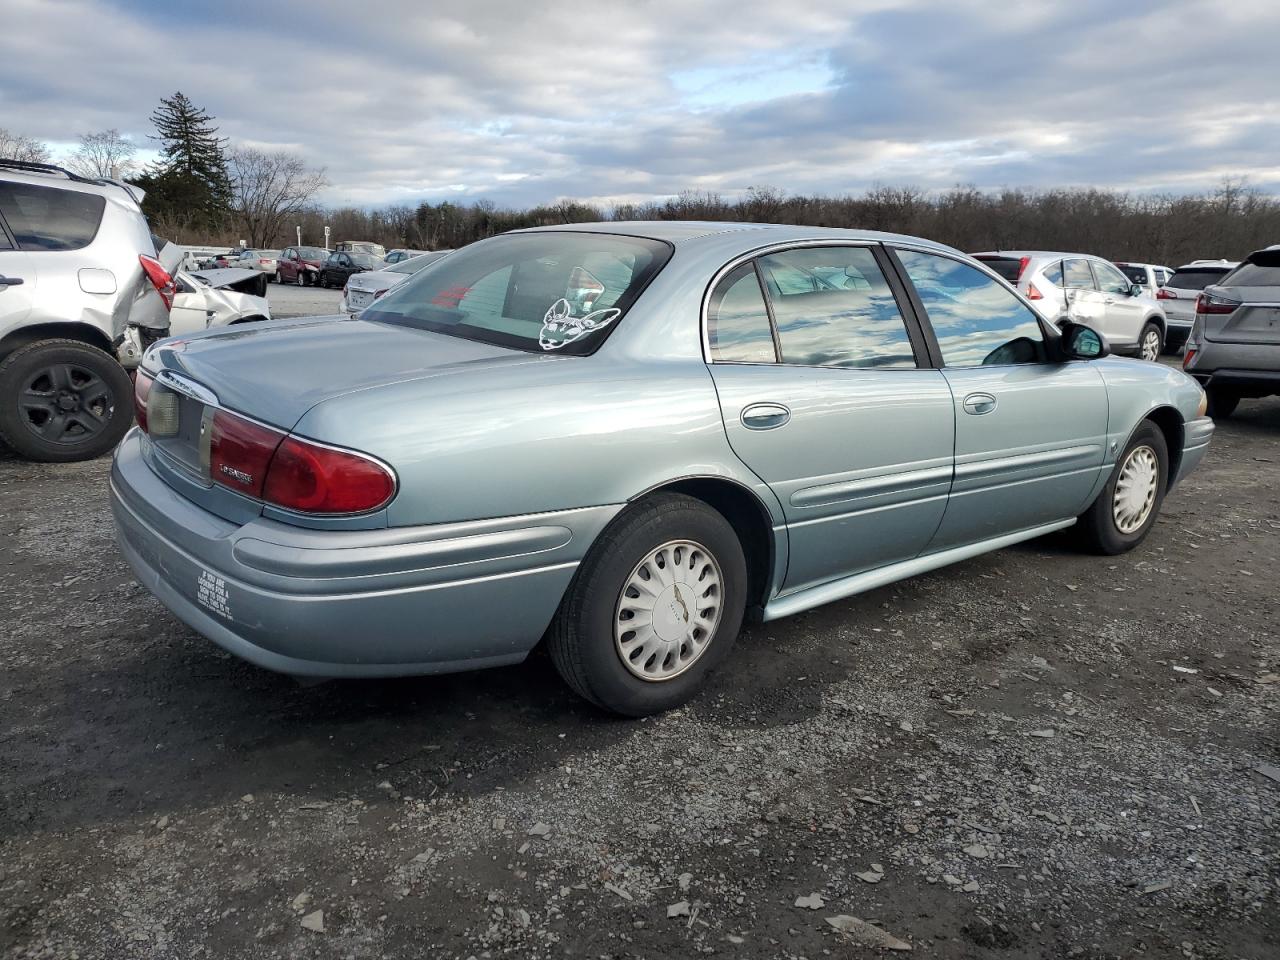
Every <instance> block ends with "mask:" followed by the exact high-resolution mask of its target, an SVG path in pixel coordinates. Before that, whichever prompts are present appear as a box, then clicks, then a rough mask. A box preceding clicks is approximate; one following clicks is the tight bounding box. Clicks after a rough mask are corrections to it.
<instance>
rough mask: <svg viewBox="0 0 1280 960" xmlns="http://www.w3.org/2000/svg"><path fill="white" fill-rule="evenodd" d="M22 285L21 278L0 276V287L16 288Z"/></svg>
mask: <svg viewBox="0 0 1280 960" xmlns="http://www.w3.org/2000/svg"><path fill="white" fill-rule="evenodd" d="M21 283H22V278H21V277H5V276H0V287H16V286H18V285H19V284H21Z"/></svg>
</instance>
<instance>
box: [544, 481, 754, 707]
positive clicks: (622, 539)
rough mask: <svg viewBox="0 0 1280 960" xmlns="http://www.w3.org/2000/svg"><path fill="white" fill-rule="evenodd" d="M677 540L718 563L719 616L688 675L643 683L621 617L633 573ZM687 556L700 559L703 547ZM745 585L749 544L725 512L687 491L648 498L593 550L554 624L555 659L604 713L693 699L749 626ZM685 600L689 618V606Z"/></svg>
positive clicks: (551, 635) (580, 691)
mask: <svg viewBox="0 0 1280 960" xmlns="http://www.w3.org/2000/svg"><path fill="white" fill-rule="evenodd" d="M676 540H681V541H692V542H693V543H694V544H697V545H699V546H701V547H702V548H703V549H705V550H706V552H707V553H709V554H710V555H711V558H712V559H713V560H714V562H715V563H716V564H717V565H718V566H719V568H720V574H721V580H722V585H723V587H724V590H723V594H722V604H721V607H720V619H719V622H718V623H717V624H716V625H715V628H714V631H713V632H712V634H711V636H710V639H709V640H708V641H707V643H706V646H705V647H704V648H703V652H702V653H701V654H700V655H698V656H697V657H696V658H695V659H693V661H692V663H691V664H690V665H689V666H688V667H687V668H685V669H684V671H683V672H681V673H679V674H677V675H675V676H672V677H671V678H669V679H663V680H644V679H641V678H640V677H638V676H636V675H635V674H633V673H632V672H631V670H630V669H628V667H626V666H625V665H624V664H623V659H622V653H621V652H620V651H619V650H618V649H617V646H616V645H615V639H614V623H615V620H614V618H615V616H616V615H617V607H618V603H619V601H620V600H621V598H622V592H623V590H624V588H625V587H626V584H627V581H628V579H629V578H630V577H631V575H632V572H633V571H634V570H635V569H636V568H637V566H638V565H639V564H640V563H641V562H642V561H644V560H645V558H646V557H647V556H648V555H649V554H650V553H651V552H652V551H654V550H656V549H658V548H659V547H661V546H663V545H664V544H667V543H668V542H670V541H676ZM686 555H687V556H691V557H696V556H697V551H696V550H695V551H694V552H693V553H691V554H686ZM746 587H747V566H746V559H745V557H744V556H743V553H742V544H741V543H739V541H738V536H737V534H736V533H735V532H734V530H733V527H732V526H730V525H729V522H728V521H727V520H725V518H724V517H723V516H721V515H720V514H719V513H718V512H716V511H715V510H713V509H711V508H710V507H708V506H707V505H706V504H705V503H703V502H702V501H701V500H695V499H694V498H692V497H686V496H683V495H681V494H658V495H656V496H652V497H649V498H647V499H645V500H643V501H640V502H639V503H637V504H635V505H633V506H631V507H629V508H628V509H627V510H626V511H625V512H624V513H623V514H621V515H620V516H619V517H618V518H617V519H615V520H614V521H613V523H611V524H610V525H609V527H608V528H606V529H605V531H604V532H603V533H602V534H601V535H600V536H599V538H597V540H596V542H595V543H594V544H593V545H592V547H591V549H590V551H588V553H587V556H586V558H585V559H584V560H583V561H582V565H581V566H580V567H579V568H578V571H577V573H576V574H575V576H574V578H573V582H572V583H571V584H570V585H569V589H568V591H566V593H565V596H564V599H563V600H562V601H561V603H560V609H559V610H558V611H557V612H556V617H555V620H554V621H553V622H552V625H551V630H550V633H549V636H548V647H549V649H550V653H551V660H552V662H553V663H554V664H555V666H556V670H557V671H559V673H560V676H562V677H563V678H564V680H565V682H566V683H568V685H569V686H570V687H572V688H573V690H574V691H575V692H576V693H578V694H579V695H580V696H582V697H583V698H584V699H586V700H589V701H591V702H592V703H594V704H596V705H597V706H599V707H602V708H603V709H605V710H609V711H612V712H613V713H618V714H622V715H624V716H629V717H643V716H648V715H649V714H653V713H660V712H662V711H664V710H670V709H672V708H673V707H677V706H679V705H680V704H682V703H685V702H686V701H687V700H689V698H690V697H692V696H693V695H694V694H695V693H696V692H697V691H698V688H699V687H701V685H702V683H703V681H704V680H705V679H706V677H707V674H708V673H710V672H711V671H712V670H714V669H715V668H716V666H717V665H718V664H720V663H721V662H722V661H723V660H724V658H725V656H727V655H728V653H729V650H730V648H731V647H732V646H733V642H734V640H735V639H737V636H738V631H739V630H740V629H741V628H742V616H743V611H744V610H745V607H746ZM679 602H680V606H681V607H682V608H684V609H685V614H684V618H685V622H686V623H687V622H688V613H687V610H688V608H687V607H686V606H685V602H684V601H683V600H681V601H679ZM671 609H673V610H674V609H675V608H674V607H673V608H671ZM677 622H678V621H677Z"/></svg>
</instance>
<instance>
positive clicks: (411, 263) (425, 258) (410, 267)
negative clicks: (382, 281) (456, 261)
mask: <svg viewBox="0 0 1280 960" xmlns="http://www.w3.org/2000/svg"><path fill="white" fill-rule="evenodd" d="M448 252H449V251H448V250H439V251H436V252H435V253H424V254H421V255H419V256H416V257H409V258H408V259H407V260H401V261H400V262H399V263H397V264H394V265H393V266H390V267H387V273H417V272H418V271H419V270H421V269H422V268H423V267H425V266H426V265H427V264H428V263H435V262H436V261H437V260H439V259H440V258H441V257H443V256H444V255H445V254H446V253H448Z"/></svg>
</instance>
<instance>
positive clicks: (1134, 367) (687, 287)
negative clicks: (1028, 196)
mask: <svg viewBox="0 0 1280 960" xmlns="http://www.w3.org/2000/svg"><path fill="white" fill-rule="evenodd" d="M1107 354H1108V348H1107V344H1106V341H1105V339H1104V338H1103V337H1101V336H1100V335H1099V334H1097V333H1096V332H1094V331H1093V330H1091V329H1090V328H1088V327H1086V326H1082V325H1078V324H1074V323H1071V322H1069V321H1066V322H1064V324H1063V326H1062V328H1061V329H1059V328H1058V327H1056V326H1055V325H1054V324H1051V323H1048V322H1046V321H1045V320H1043V319H1042V318H1040V317H1039V316H1038V315H1037V313H1036V312H1035V311H1034V310H1033V309H1031V307H1030V306H1029V305H1028V304H1027V303H1026V302H1025V301H1024V300H1023V299H1022V298H1021V296H1019V295H1018V294H1017V293H1015V292H1014V291H1013V289H1012V288H1011V287H1010V286H1009V285H1008V284H1007V283H1005V282H1004V281H1003V280H1001V279H1000V278H999V277H998V276H997V275H996V274H994V273H992V272H991V271H990V270H988V269H986V268H984V267H983V266H981V265H980V264H979V263H977V262H976V261H975V260H973V259H972V258H970V257H967V256H965V255H963V254H961V253H958V252H956V251H955V250H952V249H950V248H947V247H943V246H940V245H938V244H934V243H930V242H927V241H923V240H917V239H913V238H910V237H903V236H893V235H887V234H876V233H867V232H862V231H845V230H828V229H811V228H803V227H782V226H768V225H748V224H699V223H608V224H596V225H576V226H572V227H557V228H551V229H536V230H529V231H520V232H516V233H510V234H505V235H502V236H499V237H495V238H493V239H490V240H485V241H482V242H480V243H476V244H473V245H472V246H469V247H467V248H465V249H463V250H459V251H458V252H456V253H454V254H452V255H450V256H449V257H446V258H444V259H442V260H440V261H438V262H437V263H435V264H432V265H430V266H428V267H427V268H426V269H424V270H423V271H421V272H420V273H418V274H416V275H415V276H413V277H411V278H410V279H408V280H406V281H405V282H404V283H402V284H400V285H399V286H398V287H396V288H395V289H394V290H392V291H390V292H389V293H387V295H386V296H384V297H382V298H381V299H379V300H378V301H377V302H376V303H375V304H374V305H373V306H371V307H370V309H368V310H366V311H364V312H363V313H362V314H361V315H360V317H359V319H356V320H350V319H347V318H345V317H320V318H313V319H305V320H295V321H278V322H271V323H263V324H255V325H253V327H252V328H246V329H236V330H232V331H227V332H214V333H202V334H198V335H194V336H189V337H183V338H180V339H171V340H167V341H162V342H160V343H158V344H156V345H155V346H153V347H152V348H151V349H150V350H149V351H148V353H147V355H146V357H145V359H144V362H143V364H142V368H141V370H140V373H139V376H138V379H137V391H136V406H137V416H138V427H137V428H136V429H134V430H133V431H131V432H130V433H129V434H128V435H127V437H126V439H125V440H124V441H123V443H122V444H121V445H120V447H119V449H118V451H117V453H116V457H115V462H114V465H113V469H112V481H111V487H112V499H113V507H114V514H115V520H116V524H117V532H118V540H119V544H120V547H121V549H122V551H123V552H124V555H125V556H126V557H127V558H128V560H129V562H130V564H131V565H132V566H133V568H134V570H135V571H136V572H137V575H138V577H139V578H140V580H141V581H142V582H143V583H144V584H145V585H146V586H147V587H148V588H150V589H151V590H152V591H153V592H154V593H155V594H156V596H158V597H159V598H160V600H161V601H162V602H164V603H165V604H166V605H167V606H168V607H169V608H170V609H171V610H173V612H174V613H176V614H177V615H178V616H179V617H180V618H182V619H183V620H184V621H185V622H186V623H187V624H189V625H190V626H191V627H192V628H194V629H195V630H196V631H198V632H199V633H201V634H203V635H204V636H205V637H208V638H209V639H211V640H213V641H214V642H215V643H218V644H220V645H221V646H222V647H224V648H226V649H227V650H229V651H231V652H232V653H235V654H237V655H239V656H241V657H243V658H245V659H247V660H250V661H252V662H253V663H256V664H259V665H260V666H262V667H266V668H269V669H272V670H278V671H283V672H286V673H290V674H296V675H309V676H323V677H370V676H391V675H400V674H420V673H436V672H442V671H450V670H463V669H471V668H474V667H483V666H493V665H498V664H510V663H515V662H517V661H520V660H522V659H523V658H524V657H526V656H527V655H528V653H529V652H530V651H531V650H532V649H533V648H534V646H535V645H537V644H538V643H539V642H540V641H541V640H542V639H543V638H545V641H546V644H547V646H548V648H549V651H550V654H551V657H552V659H553V661H554V663H555V665H556V666H557V668H558V669H559V671H560V673H561V674H562V675H563V676H564V678H565V680H566V681H568V683H569V685H570V686H572V687H573V689H574V690H576V691H577V692H578V693H580V694H581V695H582V696H584V697H586V698H587V699H588V700H590V701H592V702H594V703H596V704H598V705H600V706H602V707H605V708H607V709H609V710H613V711H616V712H618V713H622V714H629V715H642V714H648V713H652V712H655V711H659V710H664V709H667V708H670V707H672V706H675V705H676V704H679V703H681V702H683V701H685V700H687V699H688V698H689V697H690V696H691V695H692V694H693V693H694V692H695V691H696V690H697V689H698V687H699V685H700V684H701V683H702V682H703V681H704V679H705V678H706V675H707V673H708V671H710V670H711V669H712V668H713V667H715V665H716V664H718V663H720V662H721V661H723V660H724V658H725V657H726V656H727V655H728V654H729V652H730V649H731V647H732V645H733V643H734V639H735V637H736V636H737V634H738V631H739V628H740V627H741V625H742V622H743V619H744V615H751V616H755V617H759V618H763V619H765V620H772V619H775V618H777V617H784V616H787V615H789V614H793V613H797V612H799V611H802V610H806V609H809V608H810V607H814V606H816V605H818V604H822V603H827V602H829V601H832V600H837V599H839V598H842V597H848V596H850V595H852V594H856V593H859V592H861V591H865V590H869V589H872V588H874V587H878V586H880V585H882V584H886V583H889V582H891V581H894V580H898V579H900V578H902V577H907V576H911V575H913V574H918V573H921V572H923V571H927V570H932V569H934V568H937V567H941V566H943V565H944V564H949V563H954V562H956V561H958V560H964V559H965V558H968V557H973V556H975V555H977V554H980V553H983V552H985V551H988V550H995V549H997V548H1000V547H1004V546H1007V545H1009V544H1013V543H1017V542H1019V541H1022V540H1027V539H1029V538H1032V537H1037V536H1040V535H1042V534H1046V533H1049V532H1050V531H1054V530H1059V529H1061V528H1065V527H1070V526H1072V525H1075V526H1076V527H1077V528H1078V529H1079V532H1080V534H1081V539H1082V540H1083V541H1084V542H1085V543H1087V544H1088V545H1089V546H1091V547H1092V548H1093V549H1095V550H1097V551H1099V552H1102V553H1105V554H1118V553H1121V552H1123V551H1125V550H1128V549H1130V548H1132V547H1134V546H1135V545H1137V544H1138V543H1140V542H1141V541H1142V539H1143V538H1144V537H1145V536H1146V535H1147V533H1148V532H1149V531H1150V529H1151V527H1152V525H1153V524H1154V522H1155V519H1156V515H1157V513H1158V512H1159V510H1160V506H1161V501H1162V500H1163V499H1164V497H1165V496H1166V494H1167V493H1168V492H1169V491H1170V490H1171V489H1172V488H1173V487H1174V486H1175V484H1176V483H1177V482H1178V481H1179V480H1180V479H1181V478H1182V477H1184V476H1186V475H1187V473H1188V472H1189V471H1190V470H1192V469H1193V468H1194V467H1195V466H1196V464H1197V463H1198V462H1199V461H1200V459H1201V458H1202V457H1203V456H1204V454H1205V451H1206V449H1207V447H1208V444H1209V440H1210V436H1211V434H1212V433H1213V423H1212V421H1211V420H1209V419H1207V418H1206V417H1205V416H1204V412H1205V396H1204V393H1203V392H1202V391H1201V389H1200V387H1199V386H1197V385H1196V383H1195V382H1194V381H1193V380H1191V379H1190V378H1189V377H1187V376H1185V375H1184V374H1182V373H1181V372H1179V371H1177V370H1173V369H1170V368H1167V367H1163V366H1160V365H1157V364H1151V363H1142V362H1139V361H1131V360H1124V359H1119V358H1115V357H1110V356H1107Z"/></svg>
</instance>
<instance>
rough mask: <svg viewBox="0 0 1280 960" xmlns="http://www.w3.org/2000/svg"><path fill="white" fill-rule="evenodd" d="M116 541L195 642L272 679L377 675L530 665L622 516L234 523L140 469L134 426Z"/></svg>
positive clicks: (114, 475)
mask: <svg viewBox="0 0 1280 960" xmlns="http://www.w3.org/2000/svg"><path fill="white" fill-rule="evenodd" d="M111 506H112V513H113V514H114V518H115V526H116V541H117V543H118V545H119V547H120V551H121V553H123V554H124V557H125V559H126V560H128V562H129V564H130V566H132V568H133V570H134V572H135V573H136V574H137V577H138V580H139V581H140V582H141V583H142V584H143V585H144V586H145V587H147V589H148V590H150V591H151V592H152V593H153V594H155V596H156V597H157V598H158V599H159V600H160V601H161V603H163V604H164V605H165V606H166V607H168V608H169V609H170V610H171V611H173V613H174V614H176V615H177V616H178V617H179V618H180V619H181V620H182V621H183V622H184V623H186V624H187V625H188V626H190V627H191V628H192V629H193V630H195V631H196V632H197V633H200V634H201V635H202V636H204V637H206V638H208V639H210V640H212V641H213V642H214V643H216V644H218V645H219V646H221V647H223V648H224V649H226V650H227V651H229V652H230V653H233V654H235V655H236V656H239V657H242V658H243V659H245V660H248V661H250V662H252V663H255V664H257V665H258V666H261V667H264V668H266V669H269V670H276V671H279V672H281V673H289V674H295V675H300V676H320V677H376V676H398V675H408V674H424V673H445V672H450V671H455V670H467V669H472V668H475V667H484V666H498V665H501V664H507V663H516V662H518V661H520V660H523V659H524V658H525V656H526V655H527V654H528V653H529V651H530V650H531V649H532V648H533V646H534V645H535V644H536V643H537V642H538V640H539V639H540V638H541V636H542V634H543V632H544V631H545V630H546V627H547V625H548V624H549V623H550V621H551V618H552V616H553V615H554V613H555V611H556V607H557V606H558V605H559V603H560V599H561V597H562V596H563V594H564V591H565V589H566V588H567V587H568V585H569V581H570V579H571V578H572V577H573V574H574V571H575V570H576V569H577V566H578V563H579V561H580V560H581V559H582V556H583V554H585V552H586V550H587V548H588V547H589V546H590V544H591V542H592V540H593V539H594V538H595V535H596V534H597V533H598V532H599V531H600V530H601V529H603V528H604V525H605V524H607V523H608V522H609V520H610V519H612V517H613V516H614V515H615V514H616V513H617V511H618V509H619V507H617V506H605V507H591V508H584V509H582V510H568V511H561V512H557V513H550V514H538V515H533V516H527V517H509V518H503V519H500V520H482V521H473V522H468V523H453V524H439V525H433V526H426V527H411V528H392V529H383V530H361V531H353V530H343V531H334V530H312V529H303V528H300V527H294V526H290V525H288V524H282V523H278V522H275V521H272V520H266V519H262V518H258V519H255V520H253V521H251V522H249V523H247V524H244V525H238V524H235V523H230V522H228V521H226V520H223V519H222V518H221V517H219V516H217V515H216V514H213V513H210V512H208V511H206V510H204V509H202V508H201V507H199V506H197V505H196V504H194V503H192V502H191V501H189V500H187V499H186V498H184V497H182V496H180V495H179V494H178V493H176V492H175V491H174V490H173V489H171V488H170V487H169V486H168V485H167V484H165V483H164V482H163V481H161V480H160V478H159V477H158V476H156V474H155V473H154V472H153V471H152V470H151V468H150V466H148V464H147V462H146V459H145V456H144V454H143V451H142V440H141V437H140V435H139V434H138V432H137V430H136V429H135V430H133V431H131V432H130V433H129V434H128V435H126V437H125V439H124V441H123V442H122V443H121V444H120V446H119V448H117V451H116V455H115V460H114V462H113V464H112V469H111Z"/></svg>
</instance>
